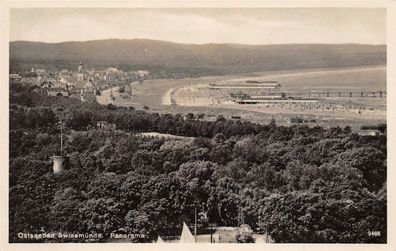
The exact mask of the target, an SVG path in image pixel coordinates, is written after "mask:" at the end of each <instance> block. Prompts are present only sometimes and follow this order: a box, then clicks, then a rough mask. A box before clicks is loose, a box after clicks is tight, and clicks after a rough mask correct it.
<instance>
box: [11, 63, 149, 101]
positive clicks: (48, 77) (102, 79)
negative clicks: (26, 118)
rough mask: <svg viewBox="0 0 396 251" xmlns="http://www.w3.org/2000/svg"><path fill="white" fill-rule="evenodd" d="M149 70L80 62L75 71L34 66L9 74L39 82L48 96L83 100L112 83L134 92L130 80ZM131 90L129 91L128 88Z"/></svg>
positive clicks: (22, 80)
mask: <svg viewBox="0 0 396 251" xmlns="http://www.w3.org/2000/svg"><path fill="white" fill-rule="evenodd" d="M148 76H149V71H146V70H141V71H130V72H124V71H122V70H119V69H117V68H115V67H111V68H107V69H105V70H94V69H91V70H88V69H86V68H85V67H84V66H83V64H82V63H81V62H80V65H79V66H78V67H77V70H76V71H74V72H73V71H69V70H68V69H63V70H61V71H59V72H52V71H46V70H43V69H37V70H35V69H32V70H31V71H30V72H27V73H23V74H19V73H12V74H10V83H15V82H20V83H25V84H30V85H34V86H37V87H38V88H37V89H36V90H37V91H39V92H44V93H46V94H47V95H48V96H66V97H76V98H79V99H81V100H82V101H90V100H92V99H95V96H96V95H100V91H101V90H105V89H108V88H111V87H113V86H120V87H121V86H124V87H125V90H126V93H129V94H132V93H131V92H132V91H131V88H130V84H131V83H132V82H140V83H142V82H143V80H145V79H147V78H148ZM128 90H129V92H128Z"/></svg>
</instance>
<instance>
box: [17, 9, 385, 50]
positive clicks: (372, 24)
mask: <svg viewBox="0 0 396 251" xmlns="http://www.w3.org/2000/svg"><path fill="white" fill-rule="evenodd" d="M110 38H117V39H135V38H144V39H155V40H165V41H172V42H177V43H189V44H207V43H236V44H287V43H330V44H340V43H359V44H385V43H386V9H381V8H256V9H253V8H234V9H223V8H207V9H203V8H189V9H183V8H173V9H171V8H159V9H154V8H130V9H125V8H123V9H117V8H106V9H94V8H14V9H11V11H10V40H11V41H17V40H27V41H40V42H49V43H54V42H64V41H87V40H97V39H110Z"/></svg>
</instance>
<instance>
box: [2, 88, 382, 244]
mask: <svg viewBox="0 0 396 251" xmlns="http://www.w3.org/2000/svg"><path fill="white" fill-rule="evenodd" d="M10 91H11V94H10V95H11V96H10V100H11V106H10V160H9V163H10V191H9V195H10V208H9V210H10V221H9V223H10V241H11V242H27V241H34V240H26V239H19V238H18V233H21V232H23V233H26V232H28V233H32V234H33V233H41V232H47V233H48V232H64V233H101V234H103V235H104V236H105V238H107V237H108V236H109V235H110V233H117V232H119V231H126V232H128V233H140V234H142V235H141V236H142V237H140V238H136V239H135V240H134V241H136V242H151V241H153V240H155V239H156V238H157V236H158V235H160V236H168V235H178V234H180V229H181V224H182V222H183V221H186V222H187V223H192V222H193V221H194V208H197V209H198V211H199V212H200V213H202V212H206V213H207V217H200V218H199V226H200V228H205V226H207V225H208V224H209V223H211V224H216V225H219V226H238V225H239V224H242V222H244V224H247V225H249V226H250V227H251V228H252V229H253V230H254V231H256V232H266V233H268V234H269V235H270V236H271V237H272V238H273V239H274V240H275V241H276V242H327V243H329V242H331V243H332V242H341V243H360V242H362V243H384V242H386V234H387V232H386V203H387V201H386V154H387V151H386V137H385V136H378V137H368V136H365V137H362V136H358V135H357V134H353V133H351V132H350V130H348V128H345V129H342V128H330V129H324V128H322V127H314V128H309V127H306V126H291V127H281V126H276V125H275V124H274V123H272V124H269V125H257V124H252V123H248V122H239V121H237V122H235V121H227V120H223V119H222V120H219V121H216V122H205V121H199V120H196V119H191V118H184V117H183V116H181V115H159V114H150V113H146V112H143V111H135V110H131V109H120V108H114V107H110V108H111V109H109V107H103V106H99V105H97V104H82V103H80V102H79V101H77V100H72V99H67V98H49V97H45V96H42V95H40V94H36V93H33V92H32V91H31V90H29V89H28V88H26V87H21V86H14V87H12V88H11V90H10ZM60 118H63V121H64V123H65V128H64V145H65V149H64V153H65V154H66V156H67V157H68V160H67V161H66V163H65V166H66V170H65V171H64V172H63V173H60V174H53V173H52V171H51V165H52V164H51V161H50V160H49V158H50V156H52V155H54V154H59V152H58V150H59V137H60V136H59V133H60V131H59V125H56V123H57V122H58V121H59V119H60ZM100 120H106V121H108V122H113V123H116V124H117V128H118V129H120V130H119V131H109V132H106V131H99V130H96V129H94V128H95V125H96V122H97V121H100ZM147 131H157V132H163V133H171V134H175V135H182V136H191V137H196V138H185V139H164V138H151V137H142V136H138V135H136V134H135V132H147ZM197 136H200V137H197ZM200 215H201V214H200ZM370 231H380V236H378V235H372V234H370V233H369V232H370ZM105 238H104V239H105ZM240 239H241V240H240V241H241V242H249V241H248V240H247V239H246V238H245V237H243V238H242V237H241V238H240ZM58 241H60V240H58ZM63 241H65V240H63ZM66 241H67V240H66ZM69 241H73V240H69ZM102 241H103V239H102Z"/></svg>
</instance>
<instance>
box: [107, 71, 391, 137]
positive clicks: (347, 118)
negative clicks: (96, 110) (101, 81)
mask: <svg viewBox="0 0 396 251" xmlns="http://www.w3.org/2000/svg"><path fill="white" fill-rule="evenodd" d="M248 79H249V80H277V81H279V82H280V83H281V85H282V89H284V90H285V91H290V92H297V91H309V90H313V91H338V90H340V91H378V90H386V67H385V66H373V67H364V68H341V69H318V70H311V71H307V70H304V71H289V72H288V71H282V72H263V73H251V74H242V75H232V76H214V77H203V78H189V79H174V80H173V79H162V80H148V81H145V82H144V83H142V84H138V85H136V86H135V88H136V92H135V95H134V96H133V97H132V98H131V99H123V98H121V97H119V96H118V95H117V92H116V91H113V93H114V94H115V97H116V98H115V100H112V101H110V99H108V98H107V99H106V98H105V97H101V98H100V99H101V102H102V103H106V102H107V103H108V102H111V103H113V104H115V105H118V106H133V107H135V108H136V109H143V107H144V106H146V107H149V108H150V109H148V111H151V112H160V113H172V114H175V113H183V114H186V113H190V112H192V113H195V114H197V113H204V114H206V115H207V116H206V119H214V118H215V117H216V116H218V115H223V116H225V117H226V118H231V116H233V115H236V116H241V119H242V120H249V121H252V122H257V123H268V122H269V121H270V120H271V119H272V118H274V119H275V120H276V122H277V123H278V124H283V125H290V123H289V121H290V117H293V116H303V117H305V118H308V119H315V121H316V122H314V123H311V124H310V125H323V126H326V127H327V126H337V125H338V126H345V125H350V126H351V127H352V128H353V129H354V130H358V129H359V128H360V126H361V125H363V124H365V125H366V124H367V125H374V124H377V123H383V122H386V98H382V99H380V98H365V99H359V98H353V99H351V100H348V102H352V103H355V104H357V105H361V106H363V107H364V106H367V107H374V108H380V109H382V110H383V111H382V112H381V113H377V114H374V113H372V112H371V113H370V112H367V113H365V114H363V115H357V114H356V113H355V112H351V113H348V112H340V113H334V112H326V113H322V112H320V111H318V112H312V111H310V112H302V113H299V112H296V111H292V110H287V109H283V110H277V109H274V108H271V107H269V108H268V109H265V107H263V106H261V107H258V106H241V105H222V106H220V105H218V106H216V105H212V106H174V105H169V103H170V96H171V90H174V89H177V88H181V87H189V86H192V87H194V86H198V85H206V84H209V83H212V82H215V81H231V82H232V81H245V80H248ZM103 95H106V92H104V94H103ZM107 95H108V93H107ZM344 101H345V100H344ZM329 102H338V101H337V99H333V100H331V101H329Z"/></svg>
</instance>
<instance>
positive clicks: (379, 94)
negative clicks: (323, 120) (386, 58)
mask: <svg viewBox="0 0 396 251" xmlns="http://www.w3.org/2000/svg"><path fill="white" fill-rule="evenodd" d="M386 94H387V93H386V91H322V92H283V93H282V95H284V96H286V97H316V98H320V97H323V98H330V97H349V98H353V97H354V98H385V97H386ZM278 95H279V94H278Z"/></svg>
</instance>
